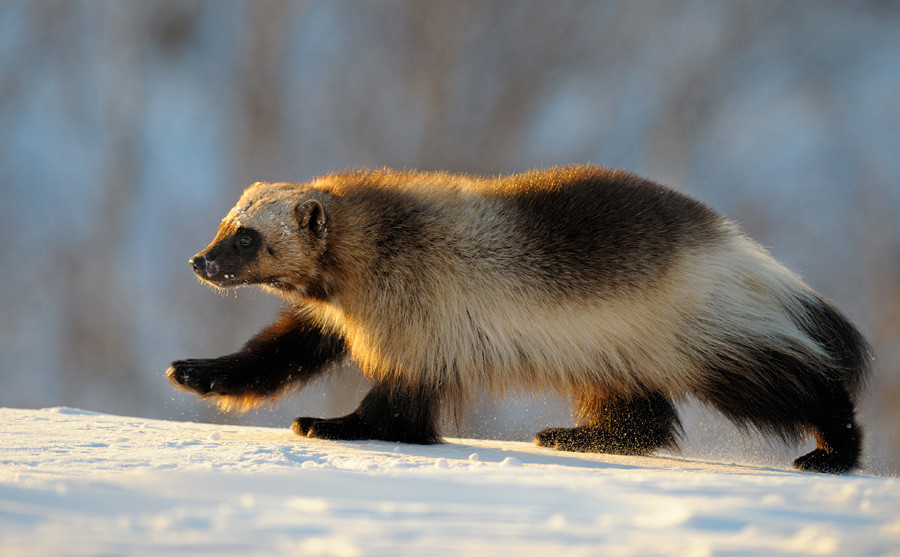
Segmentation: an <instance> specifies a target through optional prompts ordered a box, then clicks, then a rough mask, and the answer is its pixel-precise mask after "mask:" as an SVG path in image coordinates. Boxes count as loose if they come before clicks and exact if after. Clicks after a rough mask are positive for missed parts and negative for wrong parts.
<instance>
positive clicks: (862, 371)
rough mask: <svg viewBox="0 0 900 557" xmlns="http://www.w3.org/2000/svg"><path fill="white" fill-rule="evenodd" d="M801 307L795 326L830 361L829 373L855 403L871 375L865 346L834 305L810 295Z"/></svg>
mask: <svg viewBox="0 0 900 557" xmlns="http://www.w3.org/2000/svg"><path fill="white" fill-rule="evenodd" d="M802 305H803V314H802V315H799V316H796V315H795V319H796V321H797V324H798V325H799V327H800V328H801V329H803V331H804V332H805V333H806V334H808V335H809V336H810V338H812V339H813V340H814V341H815V342H816V343H817V344H819V345H820V346H821V347H822V348H823V349H824V350H825V352H826V353H827V354H828V355H829V356H830V357H831V360H832V362H833V363H834V365H833V368H832V372H833V373H835V374H836V375H837V377H839V378H840V379H841V382H842V383H843V384H844V386H845V387H846V389H847V391H848V393H849V394H850V395H851V396H852V397H854V399H855V398H856V397H857V395H858V394H859V392H860V391H861V390H862V389H863V387H865V385H866V383H867V381H868V379H869V376H870V375H871V368H872V361H873V356H872V349H871V347H870V346H869V343H868V342H866V339H865V338H863V336H862V334H861V333H860V332H859V331H858V330H857V329H856V327H854V326H853V324H852V323H850V321H849V320H848V319H847V318H846V317H844V315H843V314H842V313H841V312H840V311H839V310H838V309H837V308H835V307H834V305H832V304H831V303H829V302H828V301H826V300H824V299H822V298H821V297H820V296H818V295H817V294H815V293H810V294H809V298H808V299H804V300H802Z"/></svg>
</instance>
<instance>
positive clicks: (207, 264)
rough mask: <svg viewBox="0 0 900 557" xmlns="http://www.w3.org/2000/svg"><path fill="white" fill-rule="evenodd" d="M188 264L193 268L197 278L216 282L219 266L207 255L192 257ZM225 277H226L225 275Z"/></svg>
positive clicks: (200, 254)
mask: <svg viewBox="0 0 900 557" xmlns="http://www.w3.org/2000/svg"><path fill="white" fill-rule="evenodd" d="M188 263H190V264H191V267H193V268H194V272H195V273H197V276H198V277H200V278H202V279H205V280H209V281H216V280H217V279H218V278H219V277H218V276H217V275H218V274H219V271H220V269H219V264H218V263H217V262H216V261H215V259H214V258H212V257H210V256H208V255H203V254H202V253H198V254H197V255H195V256H194V257H192V258H191V259H190V261H188ZM225 276H226V277H227V275H225Z"/></svg>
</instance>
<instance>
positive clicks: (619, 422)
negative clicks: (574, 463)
mask: <svg viewBox="0 0 900 557" xmlns="http://www.w3.org/2000/svg"><path fill="white" fill-rule="evenodd" d="M577 408H578V414H579V416H580V418H581V425H579V426H578V427H574V428H551V429H545V430H544V431H542V432H540V433H538V434H537V435H535V437H534V443H535V444H536V445H540V446H542V447H552V448H555V449H559V450H562V451H578V452H601V453H613V454H626V455H644V454H649V453H651V452H653V451H655V450H656V449H659V448H663V447H668V448H674V447H675V446H676V437H677V436H678V435H679V434H680V433H681V422H680V420H679V419H678V414H677V413H676V412H675V407H674V406H672V403H671V401H670V400H669V399H668V398H667V397H666V396H664V395H662V394H659V393H650V394H644V395H639V396H596V395H593V396H588V395H583V396H581V397H580V398H579V400H578V403H577Z"/></svg>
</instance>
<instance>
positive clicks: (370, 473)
mask: <svg viewBox="0 0 900 557" xmlns="http://www.w3.org/2000/svg"><path fill="white" fill-rule="evenodd" d="M0 423H2V424H3V432H4V434H3V436H2V437H0V455H2V456H0V555H4V556H15V555H26V554H27V555H29V556H31V555H54V556H55V555H61V554H65V555H176V556H177V555H196V554H233V555H234V554H240V555H276V554H278V555H282V554H299V555H332V556H354V555H388V554H390V555H395V554H409V555H416V554H429V555H500V554H503V555H508V554H514V555H552V554H554V553H556V554H565V555H647V554H653V555H713V554H714V555H722V554H766V555H796V554H807V555H851V554H852V555H890V554H893V555H900V513H898V510H900V481H898V480H897V479H895V478H883V477H872V476H863V475H853V476H847V477H837V476H823V475H811V474H804V473H799V472H794V471H789V470H779V469H772V468H759V467H751V466H742V465H734V464H715V463H707V462H696V461H690V460H685V459H679V458H670V457H649V458H638V457H617V456H609V455H580V454H569V453H559V452H556V451H552V450H548V449H543V448H540V447H536V446H533V445H531V444H528V443H521V442H509V441H485V440H471V439H451V440H449V442H447V443H445V444H441V445H434V446H417V445H404V444H400V445H398V444H396V443H384V442H334V441H321V440H314V439H301V438H299V437H297V436H295V435H294V434H292V433H291V432H290V431H289V430H288V429H287V428H284V429H274V428H262V427H247V426H230V425H214V424H201V423H186V422H172V421H158V420H150V419H144V418H132V417H118V416H111V415H104V414H96V413H92V412H85V411H81V410H74V409H68V408H51V409H44V410H21V409H0Z"/></svg>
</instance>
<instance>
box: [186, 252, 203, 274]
mask: <svg viewBox="0 0 900 557" xmlns="http://www.w3.org/2000/svg"><path fill="white" fill-rule="evenodd" d="M188 263H190V264H191V267H193V268H194V272H195V273H197V274H198V275H202V274H204V273H206V257H204V256H203V255H202V254H198V255H195V256H194V257H192V258H191V260H190V261H188Z"/></svg>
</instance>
